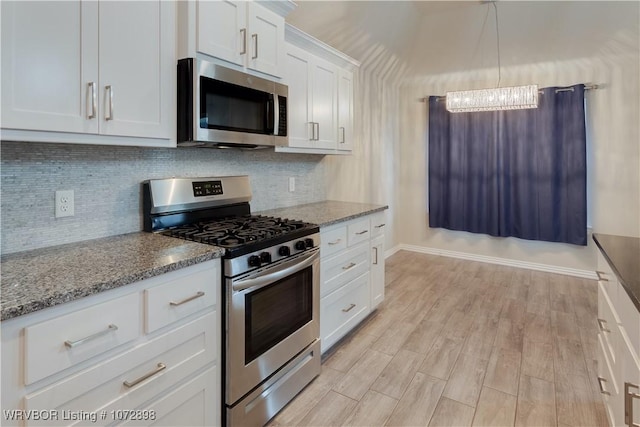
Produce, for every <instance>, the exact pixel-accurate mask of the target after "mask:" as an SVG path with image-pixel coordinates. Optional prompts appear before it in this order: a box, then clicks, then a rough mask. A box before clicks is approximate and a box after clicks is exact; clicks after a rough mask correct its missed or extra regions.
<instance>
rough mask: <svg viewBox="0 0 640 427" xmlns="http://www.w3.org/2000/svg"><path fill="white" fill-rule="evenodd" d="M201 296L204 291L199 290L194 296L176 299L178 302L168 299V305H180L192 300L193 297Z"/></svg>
mask: <svg viewBox="0 0 640 427" xmlns="http://www.w3.org/2000/svg"><path fill="white" fill-rule="evenodd" d="M203 296H204V292H202V291H199V292H198V293H197V294H195V295H194V296H192V297H189V298H185V299H183V300H182V301H178V302H175V301H170V302H169V305H172V306H177V305H182V304H184V303H185V302H189V301H193V300H194V299H197V298H200V297H203Z"/></svg>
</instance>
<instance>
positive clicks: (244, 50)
mask: <svg viewBox="0 0 640 427" xmlns="http://www.w3.org/2000/svg"><path fill="white" fill-rule="evenodd" d="M240 34H242V51H241V52H240V55H244V54H246V53H247V29H246V28H242V29H240Z"/></svg>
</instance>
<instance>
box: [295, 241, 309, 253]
mask: <svg viewBox="0 0 640 427" xmlns="http://www.w3.org/2000/svg"><path fill="white" fill-rule="evenodd" d="M295 248H296V249H297V250H299V251H304V250H305V249H307V244H306V243H305V242H304V240H298V241H297V242H296V246H295Z"/></svg>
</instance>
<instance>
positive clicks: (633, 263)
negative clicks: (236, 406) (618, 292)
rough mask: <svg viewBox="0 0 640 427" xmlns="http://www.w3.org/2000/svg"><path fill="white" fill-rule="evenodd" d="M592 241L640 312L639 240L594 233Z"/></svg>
mask: <svg viewBox="0 0 640 427" xmlns="http://www.w3.org/2000/svg"><path fill="white" fill-rule="evenodd" d="M593 240H594V241H595V242H596V244H597V245H598V247H599V248H600V251H601V252H602V254H603V255H604V257H605V258H606V260H607V262H608V263H609V265H610V266H611V268H612V269H613V272H614V273H615V274H616V276H618V280H620V284H621V285H622V287H623V288H624V290H625V291H626V292H627V294H628V295H629V298H630V299H631V301H632V302H633V304H634V305H635V306H636V308H637V309H638V311H640V238H638V237H626V236H613V235H610V234H601V233H594V234H593Z"/></svg>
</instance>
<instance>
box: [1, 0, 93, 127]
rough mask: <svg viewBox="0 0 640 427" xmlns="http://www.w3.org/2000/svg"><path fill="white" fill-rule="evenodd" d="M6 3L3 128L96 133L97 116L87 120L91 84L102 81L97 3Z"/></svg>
mask: <svg viewBox="0 0 640 427" xmlns="http://www.w3.org/2000/svg"><path fill="white" fill-rule="evenodd" d="M1 7H2V127H3V128H9V129H32V130H50V131H59V132H84V133H97V132H98V119H97V115H96V116H95V117H94V118H92V119H89V118H88V117H89V116H91V115H92V105H93V104H92V102H91V100H92V97H91V94H92V87H94V86H91V85H90V83H93V84H94V85H97V84H98V5H97V3H95V2H80V1H67V2H46V1H43V2H31V1H24V2H17V1H16V2H4V1H3V2H2V3H1ZM95 90H97V87H95ZM87 101H89V102H87Z"/></svg>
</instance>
